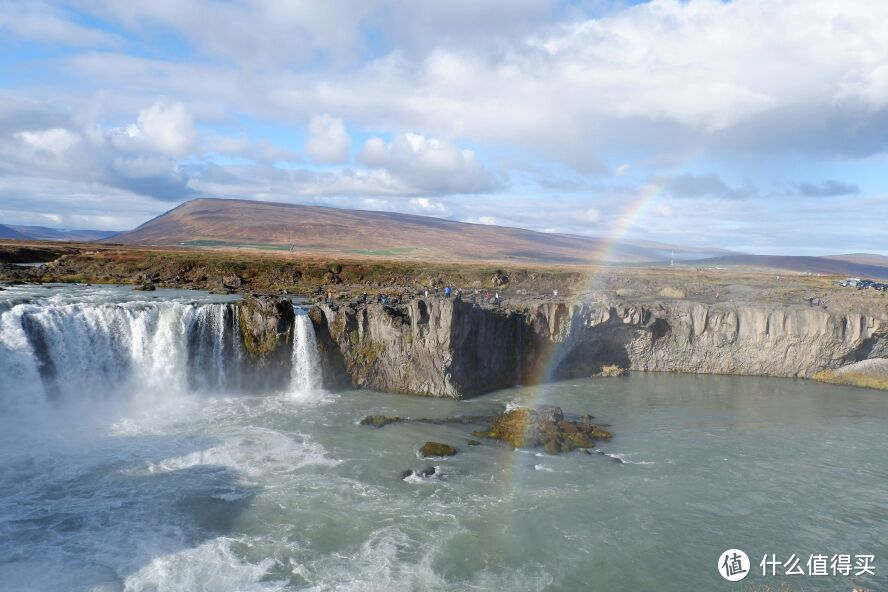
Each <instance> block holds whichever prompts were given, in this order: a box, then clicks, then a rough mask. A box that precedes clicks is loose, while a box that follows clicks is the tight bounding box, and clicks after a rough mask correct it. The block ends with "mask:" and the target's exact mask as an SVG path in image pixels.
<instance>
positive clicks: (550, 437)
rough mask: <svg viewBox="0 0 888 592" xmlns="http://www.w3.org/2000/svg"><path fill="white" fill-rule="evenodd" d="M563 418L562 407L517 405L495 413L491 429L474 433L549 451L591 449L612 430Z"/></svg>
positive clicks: (514, 445) (517, 446)
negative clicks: (532, 407) (496, 414)
mask: <svg viewBox="0 0 888 592" xmlns="http://www.w3.org/2000/svg"><path fill="white" fill-rule="evenodd" d="M590 419H591V416H586V417H584V418H583V421H582V422H578V421H572V420H569V419H565V418H564V413H563V412H562V411H561V408H559V407H554V406H551V405H545V406H539V407H537V408H535V409H528V408H518V409H512V410H510V411H506V412H505V413H503V414H501V415H498V416H496V417H495V418H494V419H493V421H492V422H491V424H490V428H489V429H488V430H487V431H484V432H475V435H477V436H481V437H484V438H490V439H493V440H499V441H501V442H506V443H507V444H510V445H511V446H513V447H515V448H543V450H545V451H546V452H547V453H548V454H559V453H561V452H570V451H571V450H574V449H577V448H591V447H593V446H594V445H595V440H607V439H609V438H610V437H611V433H610V432H608V431H607V430H605V429H604V428H602V427H600V426H596V425H593V424H592V423H590V421H589V420H590Z"/></svg>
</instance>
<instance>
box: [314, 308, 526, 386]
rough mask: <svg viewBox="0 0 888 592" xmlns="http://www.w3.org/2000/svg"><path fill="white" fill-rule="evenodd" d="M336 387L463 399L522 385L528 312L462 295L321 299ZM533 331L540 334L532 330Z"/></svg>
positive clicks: (325, 357)
mask: <svg viewBox="0 0 888 592" xmlns="http://www.w3.org/2000/svg"><path fill="white" fill-rule="evenodd" d="M311 317H312V320H313V322H314V323H315V332H316V334H317V338H318V347H319V349H320V350H321V360H322V365H323V366H324V380H325V383H326V384H327V385H328V386H340V385H341V384H342V382H343V374H342V372H343V371H344V372H345V378H346V382H351V384H352V385H353V386H355V387H359V388H369V389H375V390H381V391H388V392H397V393H410V394H417V395H426V396H434V397H451V398H461V397H465V396H472V395H477V394H480V393H484V392H488V391H491V390H495V389H497V388H503V387H506V386H511V385H513V384H516V383H518V382H519V381H520V380H521V378H522V376H521V369H522V368H523V367H524V363H523V360H522V356H523V354H524V352H525V350H526V344H527V337H528V335H529V331H528V327H527V325H526V322H525V320H524V317H523V315H521V314H518V313H512V312H498V313H494V312H492V311H490V310H485V309H482V308H480V307H477V306H473V305H472V304H470V303H467V302H462V301H459V300H446V299H445V300H439V299H430V300H429V299H417V300H412V301H410V302H408V303H407V304H404V305H402V306H398V307H390V306H384V305H382V304H377V303H373V304H349V305H344V306H342V305H340V306H329V305H327V304H321V305H318V306H316V307H314V309H313V310H312V313H311ZM530 336H531V337H532V335H530Z"/></svg>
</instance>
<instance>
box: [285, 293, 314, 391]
mask: <svg viewBox="0 0 888 592" xmlns="http://www.w3.org/2000/svg"><path fill="white" fill-rule="evenodd" d="M293 312H294V313H295V315H296V317H295V320H294V323H293V324H294V327H293V354H292V358H291V360H292V367H291V370H290V390H291V392H293V393H310V392H315V391H318V390H319V389H320V388H321V360H320V356H319V355H318V346H317V342H316V341H315V333H314V326H313V325H312V323H311V318H309V316H308V315H307V314H306V313H305V311H304V310H302V309H300V308H298V307H295V306H294V307H293Z"/></svg>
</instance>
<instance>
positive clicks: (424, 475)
mask: <svg viewBox="0 0 888 592" xmlns="http://www.w3.org/2000/svg"><path fill="white" fill-rule="evenodd" d="M436 476H440V474H439V473H438V467H433V466H431V465H430V466H427V467H425V468H424V469H420V470H418V471H417V470H416V469H407V470H406V471H401V481H406V480H407V479H410V478H411V477H419V478H421V479H432V478H433V477H436Z"/></svg>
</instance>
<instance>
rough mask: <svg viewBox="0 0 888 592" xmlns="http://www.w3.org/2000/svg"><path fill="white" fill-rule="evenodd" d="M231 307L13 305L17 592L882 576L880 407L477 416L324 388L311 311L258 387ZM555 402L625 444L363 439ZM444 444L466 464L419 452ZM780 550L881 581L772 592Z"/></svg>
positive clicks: (593, 401) (839, 403) (673, 404)
mask: <svg viewBox="0 0 888 592" xmlns="http://www.w3.org/2000/svg"><path fill="white" fill-rule="evenodd" d="M229 300H231V298H230V297H218V296H211V295H207V294H198V293H194V292H177V291H167V292H164V291H159V292H156V293H150V294H142V293H137V292H132V291H130V290H129V289H127V288H97V287H89V286H81V287H70V286H65V287H50V288H45V287H34V286H17V287H10V288H8V289H7V290H6V291H4V292H2V293H0V302H2V303H0V405H2V411H3V412H2V416H0V589H2V590H9V591H18V590H41V591H43V590H48V591H53V590H59V591H62V590H64V591H72V590H95V591H106V590H107V591H112V590H127V591H143V590H144V591H149V590H157V591H166V590H205V591H229V590H247V591H250V590H317V591H321V590H478V591H483V590H657V591H663V592H671V591H675V592H678V591H682V592H686V591H688V590H726V591H728V590H741V588H740V587H739V586H740V585H739V584H732V583H729V582H727V581H725V580H723V579H722V578H721V577H720V576H719V574H718V571H717V569H716V563H717V560H718V558H719V555H720V554H721V553H722V551H724V550H726V549H729V548H739V549H742V550H744V551H745V552H746V553H747V554H748V555H749V557H750V558H751V559H752V564H753V565H752V571H753V573H752V574H751V575H750V576H749V577H747V578H746V580H744V582H743V585H744V586H746V585H749V586H753V585H769V586H772V587H774V588H776V587H777V586H778V585H780V584H785V585H789V586H793V587H792V588H788V589H794V590H849V591H850V590H851V589H852V588H853V587H855V586H862V587H866V588H870V589H880V587H883V586H884V585H885V583H886V579H885V573H886V570H888V544H886V541H888V507H886V506H888V454H886V450H888V398H886V395H885V394H884V393H881V392H877V391H869V390H863V389H852V388H847V387H839V386H831V385H824V384H818V383H812V382H809V381H803V380H790V379H767V378H750V377H728V376H692V375H679V374H659V373H651V374H643V373H638V374H633V375H631V376H629V377H624V378H609V379H582V380H568V381H562V382H557V383H551V384H547V385H540V386H533V387H518V388H513V389H508V390H504V391H499V392H496V393H492V394H489V395H486V396H482V397H478V398H475V399H470V400H466V401H452V400H434V399H423V398H416V397H408V396H400V395H391V394H383V393H374V392H368V391H345V392H324V391H323V390H321V389H320V388H319V377H318V376H317V373H316V368H314V364H316V361H313V359H312V357H311V356H312V346H311V342H310V341H309V340H310V339H311V338H312V337H311V335H310V327H311V324H310V322H309V323H307V324H306V323H304V321H305V320H307V319H303V321H300V324H299V325H298V328H299V331H298V332H297V335H296V340H295V341H296V342H295V343H294V348H293V351H294V354H293V356H294V357H293V368H294V370H293V373H292V376H291V377H290V380H289V382H288V383H287V384H286V385H285V386H284V387H283V388H280V389H277V390H274V391H269V392H250V391H249V389H245V387H244V386H243V385H244V384H247V383H245V382H244V381H245V379H244V377H243V376H241V371H240V370H237V371H234V370H232V368H237V364H235V363H233V362H232V360H236V359H237V357H238V356H239V355H240V354H239V353H238V352H237V350H236V344H235V343H234V342H233V341H232V340H231V339H230V336H228V335H226V329H225V327H230V326H233V325H231V323H232V320H231V319H230V318H227V317H226V314H230V313H225V312H224V311H225V310H227V309H226V308H225V303H226V302H227V301H229ZM540 403H545V404H551V405H558V406H560V407H562V408H563V409H564V411H565V413H571V414H583V413H591V414H592V415H594V416H595V417H596V421H597V422H599V423H604V424H608V425H609V426H610V428H609V429H610V430H611V431H612V432H614V434H615V436H614V438H613V440H612V441H610V442H604V443H601V444H600V446H599V449H598V451H596V453H593V454H585V453H583V452H581V451H575V452H572V453H569V454H563V455H559V456H549V455H545V454H542V453H538V452H536V451H528V450H513V449H510V448H507V447H503V446H500V445H497V444H494V443H491V442H482V443H481V445H478V446H469V445H468V442H467V441H468V440H469V439H471V438H473V436H472V435H471V432H472V431H473V430H475V429H479V428H478V427H473V426H470V425H459V424H456V425H455V424H449V425H432V424H425V423H401V424H394V425H389V426H386V427H384V428H381V429H374V428H370V427H365V426H360V425H358V422H359V420H360V419H361V418H362V417H364V416H365V415H368V414H379V413H381V414H386V415H399V416H402V417H451V416H455V415H484V414H490V413H496V412H498V411H502V409H503V408H504V406H506V405H509V404H512V405H521V404H540ZM427 440H434V441H440V442H445V443H449V444H452V445H454V446H456V447H457V449H458V450H459V452H458V454H457V455H456V456H454V457H451V458H448V459H440V460H434V461H431V462H430V461H428V460H423V459H419V458H418V457H417V448H418V447H419V446H420V445H421V444H422V443H423V442H425V441H427ZM429 466H433V467H436V469H435V471H434V473H433V474H431V475H430V476H426V477H421V476H416V475H413V476H410V477H407V478H406V479H404V478H402V477H403V473H404V471H406V470H410V469H413V470H415V471H416V472H417V473H420V472H421V469H424V468H426V467H429ZM766 554H767V555H769V556H770V554H775V556H776V557H777V558H778V559H785V558H788V557H789V556H790V555H792V554H795V555H797V556H799V557H801V558H802V564H804V563H805V562H806V561H807V559H808V558H809V556H810V555H812V554H826V555H829V556H831V555H833V554H850V555H852V556H855V555H864V554H866V555H874V556H875V570H876V571H875V575H874V576H873V575H861V576H856V577H855V576H854V575H853V573H852V575H850V576H847V577H844V576H835V577H833V576H830V577H815V576H781V577H772V576H767V577H763V576H761V574H760V572H761V568H760V567H759V566H758V562H759V561H760V560H761V558H762V557H763V556H764V555H766ZM742 589H743V590H747V589H753V588H751V587H748V586H747V587H744V588H742Z"/></svg>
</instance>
